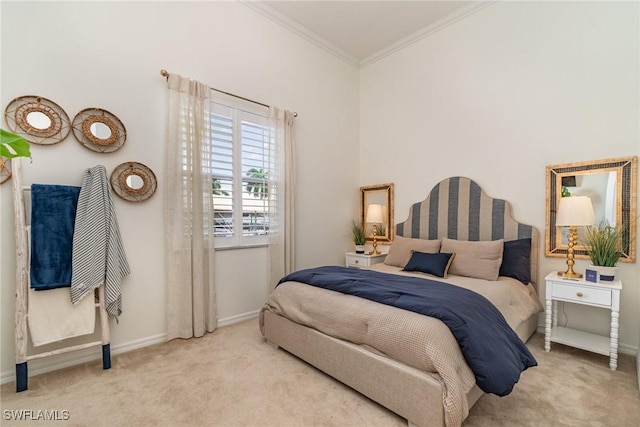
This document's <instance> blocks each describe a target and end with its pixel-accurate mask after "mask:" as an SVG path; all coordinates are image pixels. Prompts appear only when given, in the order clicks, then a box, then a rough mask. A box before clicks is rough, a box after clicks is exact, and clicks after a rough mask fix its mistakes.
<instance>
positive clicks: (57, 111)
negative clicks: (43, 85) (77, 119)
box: [4, 95, 71, 145]
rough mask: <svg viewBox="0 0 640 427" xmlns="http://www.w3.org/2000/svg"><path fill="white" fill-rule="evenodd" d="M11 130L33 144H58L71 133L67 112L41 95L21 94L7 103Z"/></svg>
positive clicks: (6, 112) (8, 122)
mask: <svg viewBox="0 0 640 427" xmlns="http://www.w3.org/2000/svg"><path fill="white" fill-rule="evenodd" d="M4 117H5V119H6V121H7V126H9V129H10V130H11V132H13V133H15V134H18V135H20V136H22V137H24V138H25V139H26V140H27V141H29V142H31V143H33V144H40V145H51V144H56V143H58V142H60V141H62V140H63V139H65V138H66V137H67V135H69V131H70V129H71V128H70V123H69V116H67V113H65V111H64V110H63V109H62V108H61V107H60V106H59V105H58V104H56V103H55V102H53V101H51V100H49V99H47V98H43V97H41V96H32V95H28V96H21V97H18V98H16V99H14V100H12V101H11V102H9V104H8V105H7V108H6V109H5V112H4Z"/></svg>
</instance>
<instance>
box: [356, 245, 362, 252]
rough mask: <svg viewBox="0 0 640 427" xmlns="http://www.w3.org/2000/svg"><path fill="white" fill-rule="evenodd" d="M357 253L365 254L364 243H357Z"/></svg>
mask: <svg viewBox="0 0 640 427" xmlns="http://www.w3.org/2000/svg"><path fill="white" fill-rule="evenodd" d="M356 253H357V254H363V253H364V245H356Z"/></svg>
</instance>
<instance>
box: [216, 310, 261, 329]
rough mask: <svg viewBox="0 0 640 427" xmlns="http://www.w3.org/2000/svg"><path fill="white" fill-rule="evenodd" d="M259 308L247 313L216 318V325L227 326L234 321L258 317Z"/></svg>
mask: <svg viewBox="0 0 640 427" xmlns="http://www.w3.org/2000/svg"><path fill="white" fill-rule="evenodd" d="M259 313H260V310H255V311H250V312H248V313H243V314H238V315H235V316H230V317H225V318H224V319H218V326H219V327H222V326H229V325H233V324H234V323H240V322H244V321H245V320H249V319H255V318H257V317H258V314H259Z"/></svg>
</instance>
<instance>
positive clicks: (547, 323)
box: [544, 299, 555, 351]
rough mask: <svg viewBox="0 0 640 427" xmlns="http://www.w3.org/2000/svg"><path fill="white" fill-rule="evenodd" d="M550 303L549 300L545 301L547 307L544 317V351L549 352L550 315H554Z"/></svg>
mask: <svg viewBox="0 0 640 427" xmlns="http://www.w3.org/2000/svg"><path fill="white" fill-rule="evenodd" d="M552 306H553V304H552V302H551V300H550V299H548V300H547V307H546V311H547V312H546V317H545V323H544V351H550V350H551V315H552V313H553V314H554V315H555V312H553V309H552Z"/></svg>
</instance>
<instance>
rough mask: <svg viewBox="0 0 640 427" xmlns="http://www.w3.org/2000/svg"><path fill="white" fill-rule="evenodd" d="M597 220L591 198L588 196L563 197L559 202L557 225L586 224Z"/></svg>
mask: <svg viewBox="0 0 640 427" xmlns="http://www.w3.org/2000/svg"><path fill="white" fill-rule="evenodd" d="M595 222H596V218H595V215H594V214H593V205H592V204H591V199H590V198H588V197H587V196H571V197H563V198H561V199H560V203H559V204H558V214H557V216H556V225H557V226H572V225H573V226H585V225H593V224H595Z"/></svg>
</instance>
